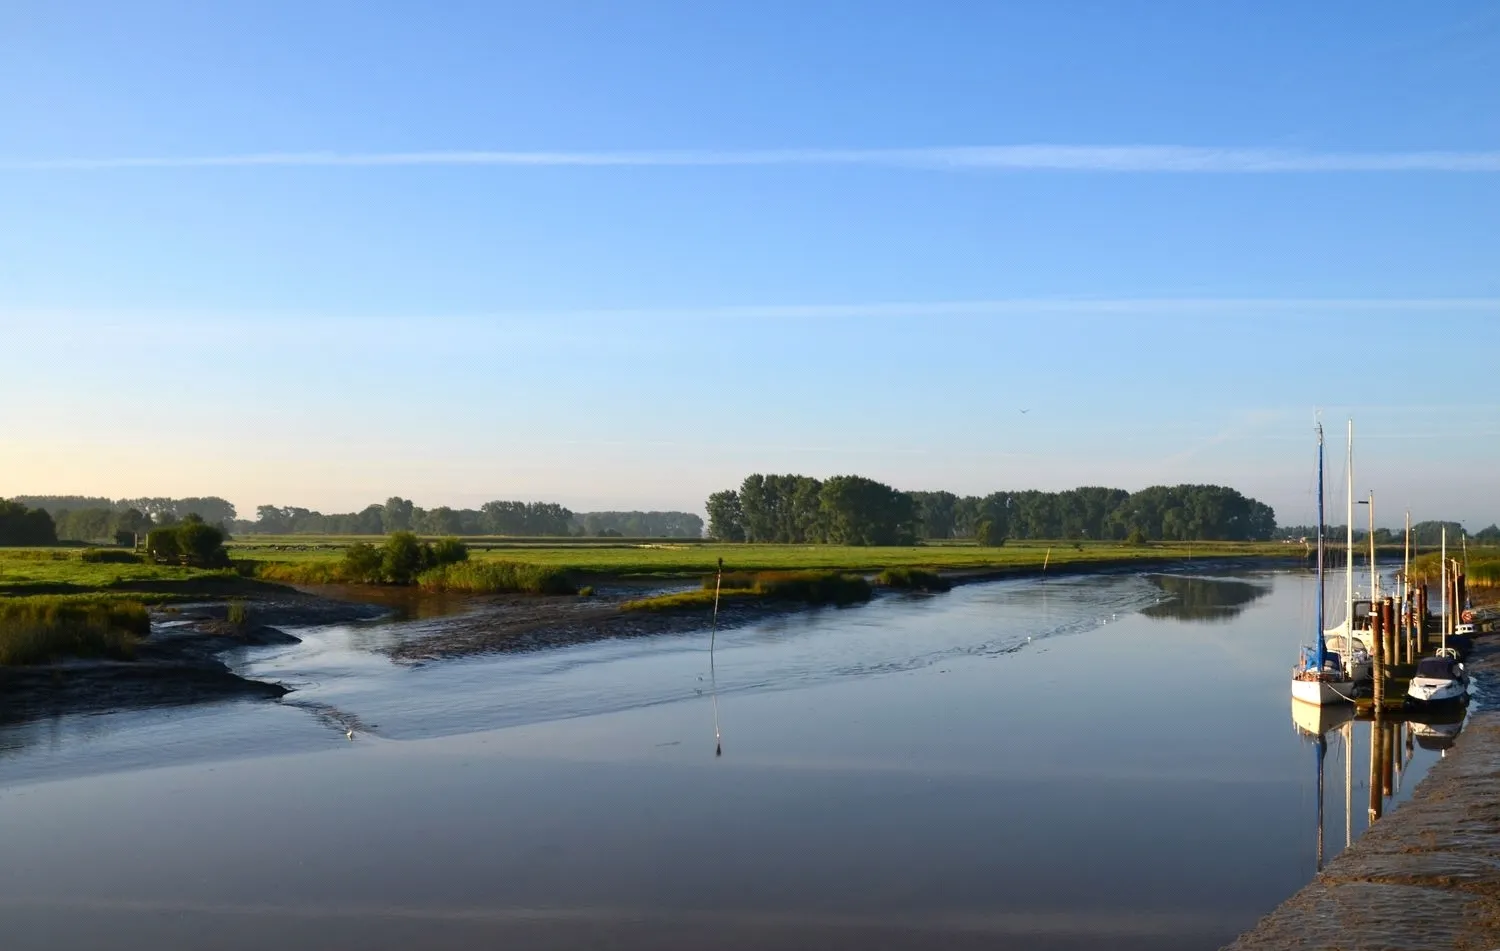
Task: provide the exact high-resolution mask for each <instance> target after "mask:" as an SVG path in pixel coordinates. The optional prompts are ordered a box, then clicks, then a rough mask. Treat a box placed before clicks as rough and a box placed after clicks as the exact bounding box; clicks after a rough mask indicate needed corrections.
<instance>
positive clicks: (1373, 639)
mask: <svg viewBox="0 0 1500 951" xmlns="http://www.w3.org/2000/svg"><path fill="white" fill-rule="evenodd" d="M1383 620H1384V619H1383V618H1382V616H1381V613H1380V611H1379V610H1378V609H1377V607H1376V606H1375V605H1371V607H1370V666H1371V669H1372V671H1373V672H1374V676H1375V709H1377V710H1379V709H1380V706H1381V704H1383V703H1385V650H1384V649H1383V648H1384V641H1385V632H1384V631H1383V630H1381V628H1382V625H1383ZM1351 631H1352V629H1351ZM1350 636H1351V637H1352V636H1353V634H1352V632H1351V635H1350Z"/></svg>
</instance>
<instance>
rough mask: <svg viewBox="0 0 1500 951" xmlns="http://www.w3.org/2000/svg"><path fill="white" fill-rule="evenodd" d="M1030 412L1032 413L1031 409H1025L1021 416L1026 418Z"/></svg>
mask: <svg viewBox="0 0 1500 951" xmlns="http://www.w3.org/2000/svg"><path fill="white" fill-rule="evenodd" d="M1029 412H1031V410H1029V409H1023V410H1021V415H1022V416H1025V415H1026V414H1027V413H1029Z"/></svg>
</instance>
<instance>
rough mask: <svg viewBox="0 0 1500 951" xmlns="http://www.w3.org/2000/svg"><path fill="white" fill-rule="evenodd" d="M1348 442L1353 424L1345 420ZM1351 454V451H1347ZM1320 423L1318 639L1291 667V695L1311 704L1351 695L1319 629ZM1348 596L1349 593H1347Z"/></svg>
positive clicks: (1321, 562) (1348, 682)
mask: <svg viewBox="0 0 1500 951" xmlns="http://www.w3.org/2000/svg"><path fill="white" fill-rule="evenodd" d="M1349 434H1350V438H1351V442H1352V439H1353V435H1354V424H1353V423H1352V422H1351V423H1350V424H1349ZM1351 455H1352V453H1351ZM1324 561H1325V558H1324V550H1323V424H1322V423H1319V424H1318V618H1317V627H1316V630H1317V634H1318V643H1317V645H1316V646H1315V647H1312V648H1303V650H1302V661H1301V663H1299V664H1298V665H1297V667H1296V668H1295V669H1294V670H1293V671H1292V699H1293V700H1295V701H1300V702H1302V703H1306V704H1311V705H1313V706H1319V707H1322V706H1328V705H1331V704H1339V703H1350V702H1352V701H1353V699H1354V678H1353V677H1352V676H1351V675H1350V671H1349V670H1348V669H1346V668H1345V666H1344V664H1343V661H1342V660H1341V658H1340V657H1339V655H1338V654H1336V653H1334V652H1332V651H1330V650H1329V649H1328V644H1327V642H1326V641H1324V639H1323V638H1324V631H1323V623H1324V619H1323V570H1324ZM1351 596H1352V595H1351Z"/></svg>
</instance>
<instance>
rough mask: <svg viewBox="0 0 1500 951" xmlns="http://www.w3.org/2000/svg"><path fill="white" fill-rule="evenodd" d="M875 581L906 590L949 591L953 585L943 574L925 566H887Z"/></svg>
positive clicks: (887, 586)
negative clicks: (928, 569) (929, 569)
mask: <svg viewBox="0 0 1500 951" xmlns="http://www.w3.org/2000/svg"><path fill="white" fill-rule="evenodd" d="M875 583H876V584H877V585H879V586H881V587H882V588H899V589H901V590H904V591H947V590H948V589H949V588H951V587H953V586H952V585H951V584H949V583H948V579H946V578H944V577H943V576H942V575H940V574H938V573H937V572H935V571H927V570H926V569H923V568H887V569H885V570H884V571H882V572H881V573H880V574H878V575H876V576H875Z"/></svg>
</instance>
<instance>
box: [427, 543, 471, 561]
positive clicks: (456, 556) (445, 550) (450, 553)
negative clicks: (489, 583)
mask: <svg viewBox="0 0 1500 951" xmlns="http://www.w3.org/2000/svg"><path fill="white" fill-rule="evenodd" d="M431 551H432V556H431V558H430V559H429V560H430V566H431V567H437V566H439V565H455V564H458V563H459V562H460V561H468V560H469V549H468V546H466V545H465V544H464V543H463V542H461V541H459V540H458V539H456V538H442V539H439V540H438V542H437V544H435V545H433V546H432V549H431Z"/></svg>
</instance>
